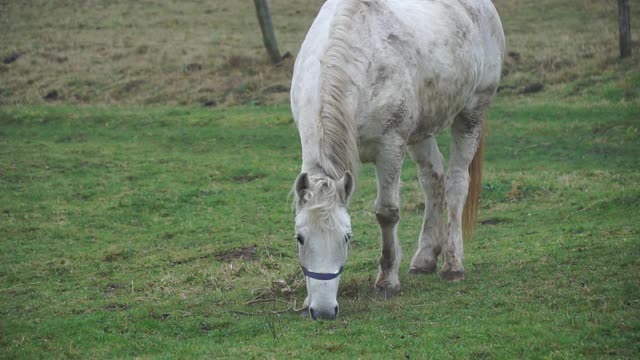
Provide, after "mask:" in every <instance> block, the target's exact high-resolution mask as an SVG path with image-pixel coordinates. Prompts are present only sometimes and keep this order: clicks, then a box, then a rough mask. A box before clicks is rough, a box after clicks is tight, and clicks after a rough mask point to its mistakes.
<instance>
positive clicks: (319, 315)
mask: <svg viewBox="0 0 640 360" xmlns="http://www.w3.org/2000/svg"><path fill="white" fill-rule="evenodd" d="M339 308H340V307H339V306H338V305H336V306H335V307H334V308H333V309H331V308H328V309H314V308H313V307H309V315H310V316H311V318H312V319H313V320H335V319H336V317H338V310H339Z"/></svg>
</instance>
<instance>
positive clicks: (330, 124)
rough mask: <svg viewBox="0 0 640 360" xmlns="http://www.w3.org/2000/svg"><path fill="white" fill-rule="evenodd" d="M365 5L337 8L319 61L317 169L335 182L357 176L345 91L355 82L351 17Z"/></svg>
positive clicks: (349, 1)
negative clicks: (349, 175) (318, 156)
mask: <svg viewBox="0 0 640 360" xmlns="http://www.w3.org/2000/svg"><path fill="white" fill-rule="evenodd" d="M363 5H364V2H362V1H361V0H345V1H343V2H342V4H340V6H341V8H340V9H339V10H338V12H337V14H336V16H335V18H334V20H333V22H332V24H331V30H330V33H329V42H328V44H327V49H326V51H325V53H324V55H323V57H322V59H321V69H322V70H321V74H320V89H321V90H320V101H321V107H320V114H319V126H320V136H321V138H320V167H321V168H322V169H323V170H324V172H325V174H327V176H329V177H330V178H332V179H334V180H338V179H340V178H341V177H342V176H344V173H345V172H346V171H349V172H351V174H353V175H354V176H356V175H357V173H358V171H357V170H358V166H359V157H358V135H357V128H356V123H355V119H354V113H353V112H354V110H355V109H349V108H348V107H347V106H348V104H347V103H346V102H347V99H348V90H349V89H352V88H353V84H354V80H353V77H352V75H350V74H349V73H348V71H347V69H353V68H354V66H347V65H350V64H354V61H355V60H356V58H357V56H356V55H355V54H354V49H353V46H352V44H351V43H350V42H349V34H350V33H352V31H351V30H352V28H353V26H354V21H353V17H354V15H355V14H356V13H357V12H358V11H359V10H360V9H361V7H362V6H363Z"/></svg>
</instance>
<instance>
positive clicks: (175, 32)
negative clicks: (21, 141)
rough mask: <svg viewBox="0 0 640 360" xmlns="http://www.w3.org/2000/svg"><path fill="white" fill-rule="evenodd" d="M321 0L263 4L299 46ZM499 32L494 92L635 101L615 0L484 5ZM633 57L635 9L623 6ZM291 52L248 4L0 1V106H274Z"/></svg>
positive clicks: (638, 72) (287, 39)
mask: <svg viewBox="0 0 640 360" xmlns="http://www.w3.org/2000/svg"><path fill="white" fill-rule="evenodd" d="M323 2H324V0H272V1H270V6H271V13H272V17H273V24H274V27H275V31H276V36H277V38H278V43H279V47H280V49H281V51H282V53H285V52H287V51H288V52H290V53H291V54H293V55H294V56H295V55H296V54H297V53H298V49H299V47H300V44H301V43H302V39H303V38H304V34H305V33H306V31H307V29H308V28H309V26H310V25H311V22H312V21H313V18H314V17H315V15H316V13H317V10H318V8H319V7H320V5H321V4H322V3H323ZM494 4H495V5H496V8H497V9H498V11H499V13H500V15H501V18H502V22H503V24H504V28H505V34H506V36H507V50H508V52H509V54H508V56H507V57H506V59H505V61H506V66H505V69H504V75H505V76H504V79H503V81H502V89H501V93H502V94H509V95H515V94H519V93H521V92H524V91H525V90H526V89H527V88H532V87H533V88H536V87H537V88H539V84H542V85H543V87H544V89H543V92H544V93H545V94H549V95H550V96H552V97H554V98H557V97H561V98H582V97H584V96H592V97H597V98H601V97H606V98H616V99H620V98H622V99H625V100H627V101H628V100H635V101H638V99H640V90H638V84H639V83H640V61H639V60H638V56H636V57H634V58H631V59H627V60H625V61H618V60H617V56H618V38H617V31H618V27H617V22H616V19H617V2H616V1H614V0H606V1H604V0H579V1H578V0H572V1H565V0H536V1H532V0H494ZM631 18H632V21H631V23H632V25H633V26H632V29H631V31H632V34H631V35H632V39H634V43H633V52H634V54H640V42H638V39H640V31H638V26H636V24H637V23H638V22H637V19H640V6H635V4H632V6H631ZM292 68H293V58H288V59H285V61H283V63H282V64H281V65H280V66H276V67H274V66H272V65H271V64H269V62H268V60H267V56H266V52H265V50H264V48H263V45H262V39H261V36H260V31H259V27H258V22H257V20H256V15H255V9H254V7H253V2H251V1H248V0H243V1H238V0H144V1H128V0H101V1H96V0H29V1H17V0H3V1H0V105H20V104H30V105H40V104H100V105H122V104H127V105H136V106H140V105H162V106H167V105H170V106H175V105H192V106H208V107H211V106H230V105H238V104H240V105H259V104H267V105H269V104H283V103H286V102H287V100H288V96H287V95H288V94H287V89H288V87H289V84H290V82H291V72H292Z"/></svg>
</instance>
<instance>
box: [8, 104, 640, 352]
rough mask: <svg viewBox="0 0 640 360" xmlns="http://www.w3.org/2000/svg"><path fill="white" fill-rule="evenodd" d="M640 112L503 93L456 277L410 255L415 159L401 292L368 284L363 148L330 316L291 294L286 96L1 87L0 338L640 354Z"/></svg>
mask: <svg viewBox="0 0 640 360" xmlns="http://www.w3.org/2000/svg"><path fill="white" fill-rule="evenodd" d="M638 116H640V112H639V111H638V107H635V106H632V105H620V104H614V105H602V104H600V105H590V104H587V103H576V104H563V103H559V102H555V103H550V102H548V101H544V102H535V101H530V100H522V99H521V100H517V99H515V100H514V99H506V100H500V101H499V102H498V104H497V105H496V106H495V107H494V110H493V111H492V114H491V136H490V138H489V143H488V153H487V160H486V161H487V163H486V164H487V166H486V178H485V191H484V193H483V199H482V212H481V219H480V220H481V224H484V225H480V226H479V228H478V231H477V234H476V238H475V239H474V240H473V241H471V242H468V243H467V244H466V245H465V246H466V254H467V258H466V267H467V280H465V281H464V282H461V283H456V284H451V283H446V282H443V281H441V280H439V279H438V278H437V277H436V276H423V277H413V276H409V275H408V274H406V270H407V267H408V260H409V258H410V255H411V254H412V251H413V250H414V247H415V240H416V238H417V235H418V230H419V226H420V221H421V207H422V196H421V193H420V190H419V186H418V183H417V181H416V178H415V167H414V165H413V164H412V163H411V162H410V161H407V162H406V163H405V169H404V172H403V182H404V187H403V190H402V199H403V210H402V213H403V215H402V222H401V225H400V229H399V233H400V237H401V242H402V245H403V249H404V251H405V258H404V261H403V265H402V270H403V273H402V276H401V281H402V286H403V292H402V294H401V295H400V296H398V297H395V298H393V299H389V300H383V299H380V298H377V297H376V296H375V295H374V294H373V292H372V290H371V288H372V284H373V280H374V277H375V275H376V259H377V256H378V254H379V251H380V250H379V244H378V242H379V240H378V230H377V227H376V224H375V219H374V216H373V214H372V211H371V208H372V202H373V199H374V191H375V186H374V178H373V169H372V168H371V167H370V166H365V167H363V169H362V174H361V182H360V186H361V187H360V189H359V190H358V192H357V194H356V196H355V198H354V201H353V203H352V205H351V214H352V217H353V224H354V241H353V244H352V249H351V255H350V259H349V261H348V263H347V270H346V272H345V274H344V275H343V279H342V284H341V290H340V295H339V300H340V302H341V308H342V312H341V315H340V318H339V319H338V320H337V321H335V322H324V323H323V322H312V321H308V320H306V319H302V318H300V316H299V315H298V314H296V313H294V312H293V311H291V310H289V311H284V310H287V309H289V308H290V307H291V306H293V305H294V300H296V303H295V305H296V306H297V307H299V306H300V304H301V302H302V300H303V299H304V295H305V289H304V285H303V282H302V277H301V275H300V271H299V268H298V265H297V255H296V250H295V240H294V239H293V236H292V224H293V223H292V221H293V220H292V214H291V210H290V207H289V199H287V194H288V191H289V189H290V186H291V184H292V181H293V180H294V178H295V176H296V175H297V172H298V167H299V163H300V155H299V154H300V149H299V145H298V141H297V135H296V132H295V129H294V127H293V125H292V122H291V118H290V114H289V110H288V108H287V107H280V106H278V107H261V108H258V107H239V108H232V109H219V110H213V111H211V110H202V109H197V108H103V107H66V106H59V107H10V108H7V107H5V108H3V109H2V110H0V124H1V126H0V132H1V134H0V139H1V140H0V154H1V156H0V188H2V191H1V192H0V204H1V205H0V216H1V220H0V223H1V224H2V226H1V230H0V231H1V234H0V239H1V240H0V241H1V242H2V248H3V249H4V250H3V252H2V253H1V254H0V283H1V284H2V286H1V287H0V304H2V305H1V306H0V311H1V316H2V319H3V320H2V322H1V323H0V334H1V337H0V346H1V347H2V349H3V351H2V353H3V357H8V358H38V357H53V358H63V357H64V358H75V357H98V358H102V357H142V358H156V357H161V358H163V357H164V358H174V357H212V356H216V357H235V358H238V357H242V358H252V357H260V358H263V357H266V358H283V357H301V358H333V357H336V356H340V357H365V358H369V357H384V358H398V357H405V356H408V357H412V358H442V357H455V358H522V357H530V358H602V357H611V358H637V356H638V355H639V353H640V347H639V346H638V344H639V343H640V321H639V320H638V319H639V318H640V317H639V315H640V311H639V310H640V308H639V307H640V284H639V283H638V276H639V275H640V263H638V258H639V256H640V252H639V249H640V226H638V220H639V218H638V215H637V208H638V206H639V205H640V187H639V186H638V184H639V183H640V175H639V174H640V173H638V170H637V169H638V168H639V165H640V164H639V160H638V157H637V148H638V145H640V144H639V143H638V136H637V135H638V131H639V128H638V124H637V121H636V119H637V118H638ZM440 143H441V147H442V148H443V152H444V153H445V154H446V153H447V151H444V149H446V147H447V144H448V138H447V136H443V137H442V138H441V139H440ZM254 299H261V300H263V301H265V302H258V303H251V304H247V302H250V301H252V300H254ZM281 311H283V312H282V313H279V312H281ZM274 312H275V313H274ZM248 313H252V314H253V315H248Z"/></svg>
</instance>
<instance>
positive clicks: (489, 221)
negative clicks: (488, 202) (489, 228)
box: [480, 218, 511, 225]
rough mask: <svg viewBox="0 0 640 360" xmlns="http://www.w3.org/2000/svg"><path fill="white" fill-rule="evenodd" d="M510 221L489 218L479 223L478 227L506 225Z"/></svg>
mask: <svg viewBox="0 0 640 360" xmlns="http://www.w3.org/2000/svg"><path fill="white" fill-rule="evenodd" d="M510 222H511V220H509V219H501V218H490V219H485V220H481V221H480V225H499V224H508V223H510Z"/></svg>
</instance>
